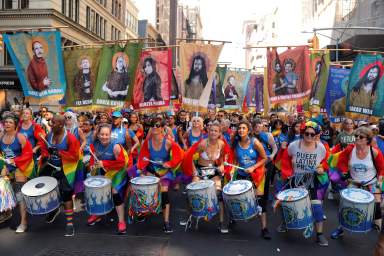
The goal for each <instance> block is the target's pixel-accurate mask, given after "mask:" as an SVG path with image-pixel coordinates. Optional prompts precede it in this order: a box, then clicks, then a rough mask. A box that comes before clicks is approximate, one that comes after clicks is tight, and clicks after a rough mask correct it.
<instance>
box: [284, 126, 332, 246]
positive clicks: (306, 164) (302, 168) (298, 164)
mask: <svg viewBox="0 0 384 256" xmlns="http://www.w3.org/2000/svg"><path fill="white" fill-rule="evenodd" d="M320 131H321V129H320V126H319V125H318V124H317V123H315V122H312V121H309V122H306V123H305V127H304V128H303V129H302V133H303V138H302V139H299V140H296V141H294V142H292V143H290V144H289V146H288V148H287V150H285V151H284V152H283V153H282V157H283V158H285V159H284V160H285V161H282V162H281V165H282V166H281V172H282V178H283V179H286V178H291V179H292V180H291V184H292V183H299V182H298V181H299V178H298V177H300V176H303V175H306V173H307V172H308V171H311V172H312V171H313V172H316V173H317V174H319V175H321V174H323V173H324V171H325V169H327V168H328V165H327V163H326V161H327V159H326V156H327V153H326V149H325V147H324V145H323V144H322V143H318V142H316V136H317V135H319V134H320ZM285 147H286V145H284V144H283V145H282V149H283V150H284V148H285ZM311 175H315V173H313V174H311ZM308 180H310V179H308ZM312 180H313V182H311V184H309V185H308V187H307V189H308V192H309V196H310V199H311V205H312V214H313V217H314V219H315V222H316V225H315V226H316V231H317V239H316V241H317V244H318V245H320V246H328V241H327V239H326V238H325V236H324V234H323V222H324V212H323V207H322V205H321V200H318V198H317V193H316V192H317V191H316V187H318V185H317V184H316V182H318V180H317V179H312ZM292 186H293V187H295V184H293V185H292ZM286 231H287V228H286V226H285V223H283V224H281V225H280V226H279V228H278V232H286Z"/></svg>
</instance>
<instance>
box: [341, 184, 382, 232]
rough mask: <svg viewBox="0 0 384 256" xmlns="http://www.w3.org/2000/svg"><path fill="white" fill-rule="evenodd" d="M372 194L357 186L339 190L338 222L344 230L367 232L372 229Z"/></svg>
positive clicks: (373, 199) (373, 205) (373, 204)
mask: <svg viewBox="0 0 384 256" xmlns="http://www.w3.org/2000/svg"><path fill="white" fill-rule="evenodd" d="M374 201H375V198H374V196H373V195H372V194H371V193H370V192H368V191H365V190H362V189H359V188H347V189H344V190H342V191H341V200H340V207H339V222H340V225H341V226H342V227H343V228H345V229H346V230H349V231H352V232H368V231H370V230H371V229H372V224H373V215H374V209H375V203H374Z"/></svg>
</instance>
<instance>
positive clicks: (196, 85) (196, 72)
mask: <svg viewBox="0 0 384 256" xmlns="http://www.w3.org/2000/svg"><path fill="white" fill-rule="evenodd" d="M207 82H208V76H207V68H206V64H205V59H204V58H203V56H201V55H196V56H195V57H194V58H193V61H192V67H191V72H190V73H189V77H188V79H187V80H185V98H190V99H200V97H201V94H202V93H203V90H204V88H205V85H206V84H207Z"/></svg>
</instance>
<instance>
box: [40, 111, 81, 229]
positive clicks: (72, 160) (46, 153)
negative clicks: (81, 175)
mask: <svg viewBox="0 0 384 256" xmlns="http://www.w3.org/2000/svg"><path fill="white" fill-rule="evenodd" d="M51 122H52V131H51V132H50V133H49V134H48V135H47V139H46V140H45V143H44V144H42V146H41V161H40V171H39V175H40V176H52V177H54V178H56V179H57V182H58V184H59V185H58V186H59V191H60V196H61V200H62V201H63V202H64V213H65V217H66V228H65V236H74V235H75V229H74V227H73V201H72V195H73V193H74V183H75V177H76V172H77V171H78V166H79V160H80V143H79V141H78V140H77V139H76V137H75V136H74V135H73V134H71V133H70V132H68V131H67V130H66V129H65V119H64V116H62V115H55V116H53V118H52V121H51ZM59 213H60V208H58V209H57V210H55V211H53V212H51V213H49V214H48V216H47V219H46V222H47V223H52V222H53V221H54V220H55V219H56V217H57V216H58V215H59Z"/></svg>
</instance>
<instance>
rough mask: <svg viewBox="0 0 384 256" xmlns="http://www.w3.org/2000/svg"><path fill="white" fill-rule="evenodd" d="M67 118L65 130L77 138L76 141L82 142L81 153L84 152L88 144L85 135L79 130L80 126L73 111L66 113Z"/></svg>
mask: <svg viewBox="0 0 384 256" xmlns="http://www.w3.org/2000/svg"><path fill="white" fill-rule="evenodd" d="M64 118H65V126H64V127H65V129H66V130H67V132H70V133H71V134H72V135H74V136H75V137H76V139H77V140H78V141H79V142H80V151H83V149H84V147H85V145H86V144H87V140H86V138H85V135H84V133H83V131H82V130H81V129H79V125H78V123H77V119H76V114H75V113H74V112H72V111H66V112H65V113H64Z"/></svg>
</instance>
